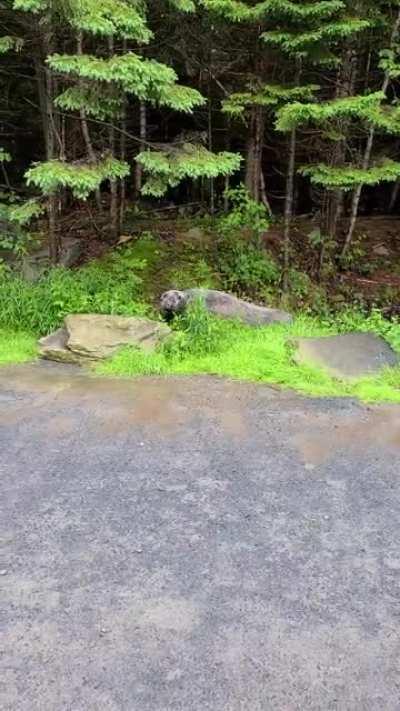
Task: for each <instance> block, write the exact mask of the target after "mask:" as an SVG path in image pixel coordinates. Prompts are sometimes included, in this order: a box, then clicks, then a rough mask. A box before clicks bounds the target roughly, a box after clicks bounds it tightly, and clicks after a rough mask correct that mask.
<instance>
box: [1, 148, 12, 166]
mask: <svg viewBox="0 0 400 711" xmlns="http://www.w3.org/2000/svg"><path fill="white" fill-rule="evenodd" d="M10 161H11V156H10V154H9V153H8V152H7V151H5V150H4V148H0V163H9V162H10Z"/></svg>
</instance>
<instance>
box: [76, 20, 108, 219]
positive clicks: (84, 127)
mask: <svg viewBox="0 0 400 711" xmlns="http://www.w3.org/2000/svg"><path fill="white" fill-rule="evenodd" d="M77 54H78V55H79V56H81V55H82V54H83V33H82V32H78V36H77ZM80 87H81V88H82V87H83V82H82V81H81V82H80ZM79 117H80V123H81V131H82V136H83V140H84V142H85V146H86V151H87V154H88V158H89V161H90V162H91V163H96V160H97V159H96V153H95V150H94V148H93V143H92V139H91V137H90V131H89V126H88V122H87V116H86V111H85V109H81V110H80V112H79ZM96 203H97V208H98V209H99V210H101V209H102V207H101V191H100V188H98V189H97V190H96Z"/></svg>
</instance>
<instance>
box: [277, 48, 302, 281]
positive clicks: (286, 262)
mask: <svg viewBox="0 0 400 711" xmlns="http://www.w3.org/2000/svg"><path fill="white" fill-rule="evenodd" d="M300 77H301V59H300V58H299V57H297V58H296V77H295V86H299V84H300ZM296 144H297V134H296V129H295V128H293V129H292V131H291V134H290V139H289V158H288V167H287V175H286V192H285V213H284V232H283V275H282V291H283V293H284V294H286V293H287V292H288V289H289V267H290V233H291V227H292V220H293V205H294V176H295V170H296Z"/></svg>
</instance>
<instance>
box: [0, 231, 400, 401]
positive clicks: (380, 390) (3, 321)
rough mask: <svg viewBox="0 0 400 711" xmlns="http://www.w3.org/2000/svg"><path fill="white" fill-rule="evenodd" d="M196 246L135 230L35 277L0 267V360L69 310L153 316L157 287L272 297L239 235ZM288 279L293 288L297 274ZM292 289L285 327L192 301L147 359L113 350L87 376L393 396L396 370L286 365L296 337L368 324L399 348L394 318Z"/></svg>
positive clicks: (258, 258) (25, 355) (267, 259)
mask: <svg viewBox="0 0 400 711" xmlns="http://www.w3.org/2000/svg"><path fill="white" fill-rule="evenodd" d="M197 239H198V238H197ZM199 244H200V243H199V242H198V241H197V242H193V238H192V239H191V240H189V241H188V240H187V239H186V238H185V239H183V240H182V241H181V240H178V241H177V242H176V243H175V244H174V245H173V246H170V245H169V244H168V242H166V241H163V240H157V239H155V238H154V237H153V236H152V235H151V234H149V233H144V234H143V235H142V237H141V238H140V239H138V240H136V241H133V242H132V243H129V244H128V245H125V246H124V247H121V248H119V249H116V250H113V251H111V252H109V253H107V254H106V255H105V256H104V257H102V258H101V259H98V260H95V261H92V262H90V263H88V264H86V265H84V266H82V267H80V268H79V269H75V270H66V269H61V268H58V269H51V270H49V271H48V272H47V273H46V274H44V275H43V277H42V278H41V279H40V280H39V281H37V282H35V283H30V282H27V281H25V280H24V279H22V278H21V277H20V276H18V274H15V273H13V272H11V271H9V270H3V272H1V271H0V299H1V303H2V308H1V310H0V365H1V364H4V363H20V362H24V361H26V360H31V359H32V358H34V357H35V354H36V348H35V342H36V339H37V338H38V337H39V336H41V335H44V334H47V333H49V332H51V331H52V330H54V329H55V328H58V327H59V325H60V324H61V323H62V321H63V319H64V317H65V316H66V315H67V314H69V313H109V314H121V315H130V316H134V315H144V314H146V315H149V316H152V315H153V317H154V316H155V312H154V310H153V307H152V305H151V304H155V303H156V302H157V300H158V296H159V294H160V291H162V290H164V289H165V288H171V287H185V286H190V285H192V286H200V285H201V286H212V287H218V288H222V289H225V290H228V291H232V292H234V293H239V294H243V289H244V285H247V288H248V289H249V291H247V292H246V293H245V296H247V298H249V299H251V300H256V301H259V302H264V303H269V304H274V303H278V302H279V293H278V291H277V283H278V282H279V271H278V269H277V265H276V264H275V263H274V262H273V261H271V256H269V255H268V254H265V253H264V252H262V251H260V250H257V249H256V248H255V247H254V246H251V244H250V245H248V244H247V245H244V243H243V241H242V242H240V243H238V242H237V241H236V242H235V241H234V240H229V241H228V242H227V243H225V242H224V241H222V242H221V243H219V246H218V250H217V252H215V245H214V243H213V242H209V241H207V240H206V241H205V243H204V244H203V246H202V247H201V248H200V247H199ZM201 249H202V250H203V251H201ZM212 265H218V270H214V271H213V270H212ZM292 276H293V275H292ZM297 276H298V275H297ZM293 283H297V287H298V288H299V283H298V281H297V282H293ZM265 285H267V287H266V286H265ZM303 286H304V285H303ZM265 289H267V291H265ZM267 292H268V293H267ZM299 293H300V292H299ZM299 293H297V292H296V293H295V294H292V298H294V297H296V298H295V299H294V305H293V311H297V312H298V313H300V314H301V315H298V316H297V318H296V319H295V322H294V323H293V324H292V325H290V326H286V325H276V326H273V327H268V328H262V329H251V328H247V327H245V326H243V325H239V324H235V323H230V322H226V321H221V320H217V319H215V318H213V317H211V316H210V315H209V314H207V313H206V312H205V311H204V309H203V308H202V307H201V305H196V306H194V307H193V308H192V309H190V310H189V312H188V313H187V314H186V316H185V317H181V318H180V319H177V320H176V321H175V323H174V338H173V339H172V340H171V341H170V342H169V343H168V344H167V345H166V346H164V347H163V349H162V350H160V351H159V352H157V353H155V354H153V355H151V356H146V355H143V354H141V353H140V352H138V351H135V350H133V349H125V350H122V351H121V352H120V353H118V354H117V355H116V356H115V357H114V358H112V359H111V360H110V361H108V362H106V363H102V364H101V365H99V366H98V367H97V369H96V370H97V373H99V374H102V375H114V376H128V377H136V376H140V375H154V374H156V375H195V374H199V373H205V374H215V375H220V376H226V377H231V378H237V379H242V380H252V381H258V382H265V383H271V384H276V385H280V386H282V387H286V388H293V389H295V390H297V391H299V392H302V393H305V394H309V395H314V396H353V397H359V398H360V399H362V400H365V401H370V402H373V401H388V402H400V368H395V369H391V370H388V371H386V372H383V373H382V374H381V375H380V376H379V377H371V378H363V379H362V380H359V381H357V382H352V383H344V382H341V381H340V380H337V379H334V378H332V377H330V376H329V375H327V374H326V373H324V372H322V371H320V370H318V369H317V368H314V367H311V366H304V365H302V366H299V365H296V364H295V362H294V358H293V351H292V350H291V347H290V345H288V343H290V339H292V338H294V337H298V336H323V335H329V334H335V333H346V332H350V331H372V332H374V333H377V334H379V335H382V336H383V337H384V338H386V339H387V340H388V341H389V343H391V345H392V346H393V347H394V348H395V349H396V350H398V351H399V352H400V324H399V323H396V322H391V321H388V320H385V319H384V318H383V317H382V316H381V314H380V312H379V311H378V310H376V311H372V313H370V314H369V315H366V312H365V311H364V312H363V310H361V308H360V307H358V309H356V308H355V307H354V308H353V309H351V310H347V311H341V312H338V311H337V309H336V310H335V311H333V310H332V309H331V308H329V307H328V305H327V303H326V301H324V300H322V301H321V300H320V293H319V291H318V290H317V291H314V292H313V298H312V299H311V301H308V300H307V298H306V292H305V291H304V289H303V290H301V294H300V296H299ZM312 314H315V315H312Z"/></svg>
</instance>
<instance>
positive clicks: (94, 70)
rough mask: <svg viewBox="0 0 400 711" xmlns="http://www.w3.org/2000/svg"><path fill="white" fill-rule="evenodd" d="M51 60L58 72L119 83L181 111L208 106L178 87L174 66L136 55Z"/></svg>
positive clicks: (144, 97) (54, 57)
mask: <svg viewBox="0 0 400 711" xmlns="http://www.w3.org/2000/svg"><path fill="white" fill-rule="evenodd" d="M47 61H48V64H49V66H50V67H51V68H52V69H53V70H54V71H56V72H60V73H62V74H69V75H75V76H77V77H80V78H82V79H87V80H92V81H95V82H105V83H106V84H115V85H116V86H117V87H118V88H119V89H120V90H121V91H125V92H127V93H132V94H135V96H137V97H138V98H139V99H142V100H147V101H150V102H153V103H156V104H159V105H161V106H169V107H171V108H173V109H175V110H178V111H186V112H188V113H190V112H191V111H192V110H193V108H194V107H196V106H201V105H202V104H203V103H204V99H203V97H202V96H201V94H200V93H199V92H198V91H196V90H195V89H191V88H189V87H184V86H180V85H178V84H177V80H178V77H177V75H176V73H175V72H174V70H173V69H171V67H167V66H166V65H165V64H161V63H160V62H157V61H155V60H154V59H144V58H143V57H141V56H140V55H138V54H134V53H133V52H127V53H126V54H123V55H115V56H113V57H110V58H107V59H104V58H101V57H95V56H91V55H87V54H86V55H69V54H53V55H52V56H51V57H49V58H48V60H47Z"/></svg>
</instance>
